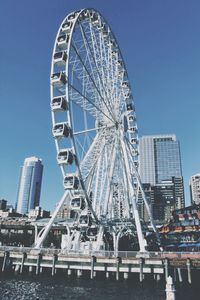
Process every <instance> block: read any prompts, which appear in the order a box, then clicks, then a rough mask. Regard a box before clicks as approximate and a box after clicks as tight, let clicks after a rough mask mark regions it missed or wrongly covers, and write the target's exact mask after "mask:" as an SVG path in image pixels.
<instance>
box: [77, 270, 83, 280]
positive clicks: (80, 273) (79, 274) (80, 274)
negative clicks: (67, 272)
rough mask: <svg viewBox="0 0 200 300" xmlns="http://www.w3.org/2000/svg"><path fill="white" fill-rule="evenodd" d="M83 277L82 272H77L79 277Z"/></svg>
mask: <svg viewBox="0 0 200 300" xmlns="http://www.w3.org/2000/svg"><path fill="white" fill-rule="evenodd" d="M81 276H82V270H77V277H78V278H79V277H81Z"/></svg>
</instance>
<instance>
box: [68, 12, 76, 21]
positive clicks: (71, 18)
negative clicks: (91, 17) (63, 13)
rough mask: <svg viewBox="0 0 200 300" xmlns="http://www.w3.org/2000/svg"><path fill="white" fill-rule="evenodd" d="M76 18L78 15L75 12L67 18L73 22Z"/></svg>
mask: <svg viewBox="0 0 200 300" xmlns="http://www.w3.org/2000/svg"><path fill="white" fill-rule="evenodd" d="M75 18H76V13H75V12H73V13H71V14H70V15H69V16H67V19H68V20H69V21H72V20H74V19H75Z"/></svg>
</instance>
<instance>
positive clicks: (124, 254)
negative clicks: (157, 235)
mask: <svg viewBox="0 0 200 300" xmlns="http://www.w3.org/2000/svg"><path fill="white" fill-rule="evenodd" d="M5 251H9V252H15V253H24V252H25V253H26V254H29V253H30V254H39V253H40V254H42V255H45V254H46V255H54V254H56V255H59V256H73V257H91V256H96V257H108V258H112V257H121V258H138V257H146V258H152V259H164V258H169V259H174V258H177V259H181V258H183V259H184V258H193V259H200V252H160V251H154V252H153V251H147V252H138V251H118V252H115V251H106V250H105V251H104V250H101V251H91V250H79V251H74V250H67V249H55V248H39V249H34V248H32V247H14V246H0V252H5Z"/></svg>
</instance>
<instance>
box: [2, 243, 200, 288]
mask: <svg viewBox="0 0 200 300" xmlns="http://www.w3.org/2000/svg"><path fill="white" fill-rule="evenodd" d="M0 268H1V271H2V272H5V271H9V270H10V271H15V272H19V273H22V272H31V273H34V274H36V275H38V274H40V273H43V272H49V273H50V274H52V275H54V274H56V273H60V272H63V273H65V274H67V275H72V274H73V275H75V276H77V277H81V276H83V275H84V274H88V273H89V276H90V278H91V279H93V278H94V277H96V276H98V274H101V275H102V274H104V276H105V277H106V278H109V277H113V276H114V277H115V278H116V280H119V279H120V278H124V279H128V278H129V277H130V276H132V274H134V273H136V274H138V277H139V280H140V281H143V279H144V278H145V276H146V275H149V276H153V277H154V279H155V280H160V279H162V278H164V279H165V280H166V278H167V277H168V276H169V275H170V274H173V276H174V275H175V277H176V278H177V279H178V280H179V282H182V281H183V278H184V280H185V279H186V280H187V281H188V282H189V283H191V282H192V273H193V271H195V270H199V269H200V253H199V252H174V253H173V252H144V253H141V252H133V251H119V252H118V253H114V252H112V251H97V252H95V251H92V252H89V251H87V252H85V253H84V252H72V251H66V250H61V249H51V248H41V249H33V248H30V247H8V246H1V247H0Z"/></svg>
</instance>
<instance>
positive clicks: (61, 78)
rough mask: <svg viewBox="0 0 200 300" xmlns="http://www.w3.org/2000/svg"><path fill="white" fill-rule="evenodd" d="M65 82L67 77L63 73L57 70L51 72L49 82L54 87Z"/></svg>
mask: <svg viewBox="0 0 200 300" xmlns="http://www.w3.org/2000/svg"><path fill="white" fill-rule="evenodd" d="M66 82H67V78H66V75H65V73H63V72H58V73H53V74H52V75H51V84H52V85H53V86H54V87H61V86H63V85H65V84H66Z"/></svg>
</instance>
